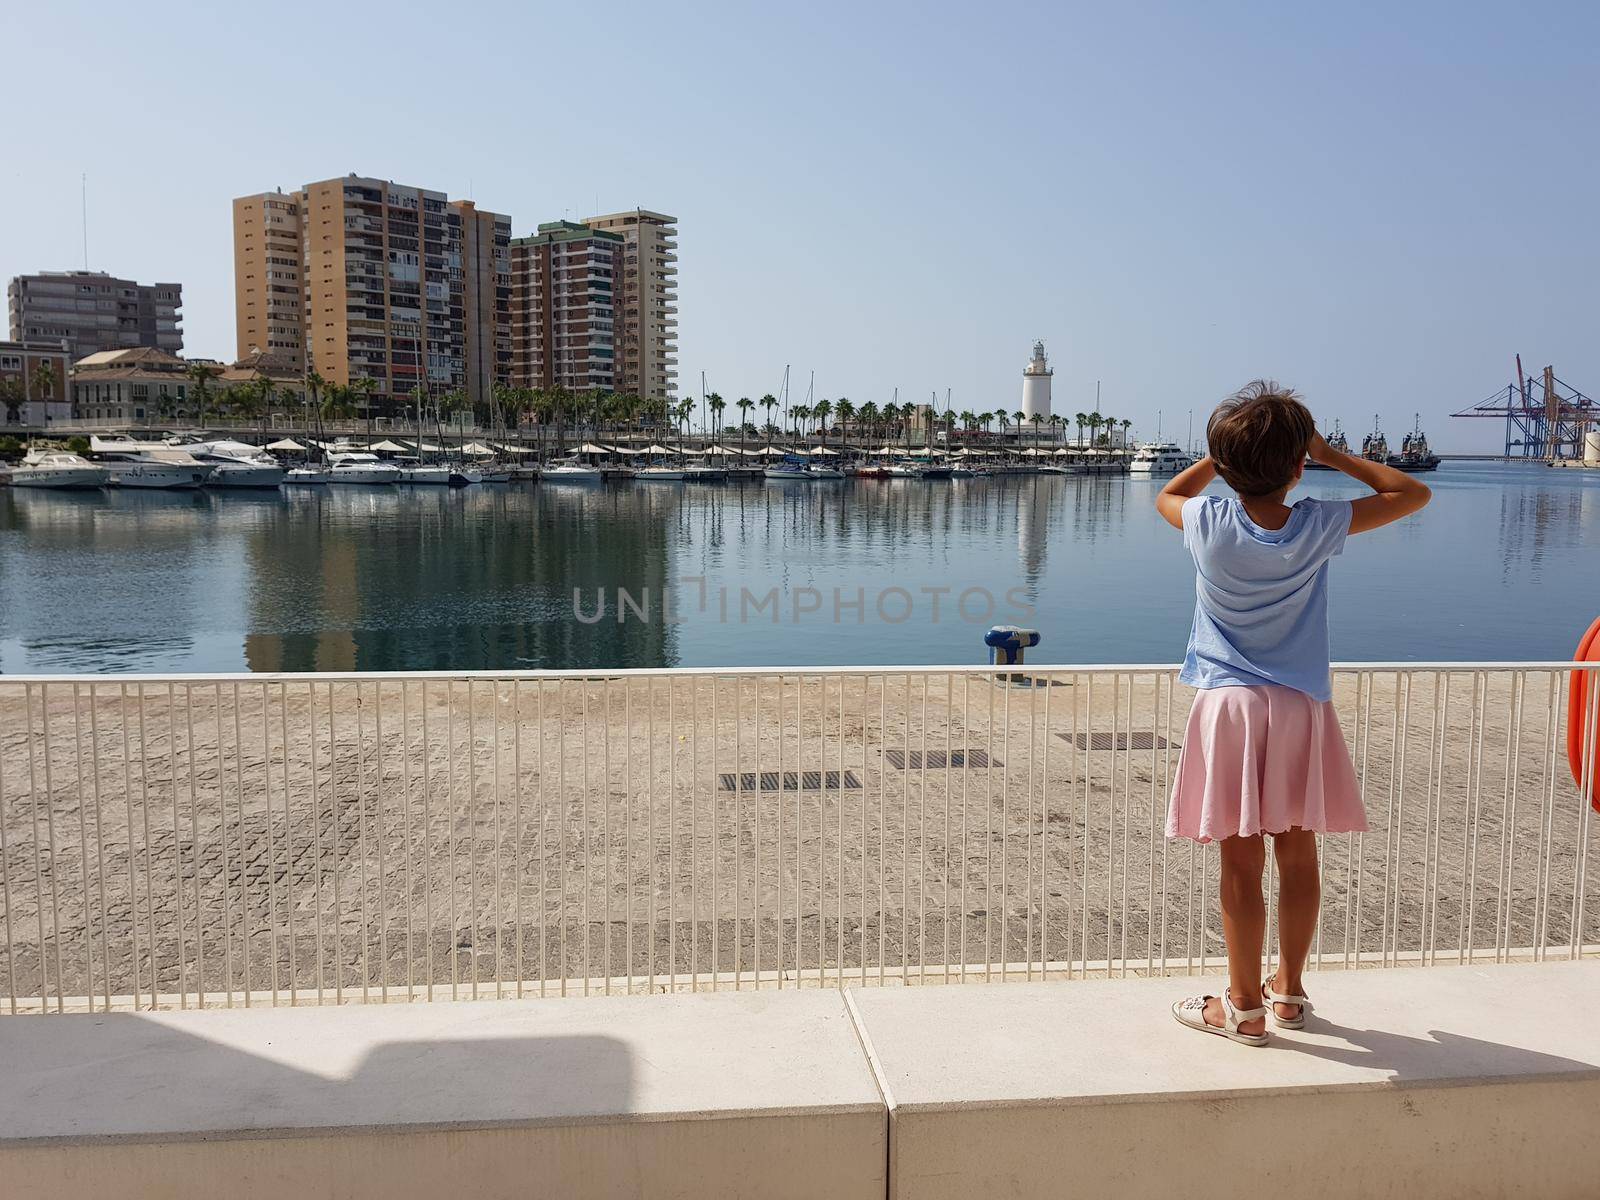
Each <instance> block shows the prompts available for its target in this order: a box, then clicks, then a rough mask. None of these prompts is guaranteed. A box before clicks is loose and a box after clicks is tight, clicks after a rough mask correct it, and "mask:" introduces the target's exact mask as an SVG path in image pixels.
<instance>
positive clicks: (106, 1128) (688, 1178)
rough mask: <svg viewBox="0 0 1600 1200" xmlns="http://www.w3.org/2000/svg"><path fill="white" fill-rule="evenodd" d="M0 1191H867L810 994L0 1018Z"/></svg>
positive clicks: (841, 1016)
mask: <svg viewBox="0 0 1600 1200" xmlns="http://www.w3.org/2000/svg"><path fill="white" fill-rule="evenodd" d="M0 1062H3V1063H4V1064H5V1065H6V1069H5V1070H4V1071H0V1180H3V1181H4V1185H3V1186H0V1193H3V1194H5V1195H8V1196H9V1195H17V1196H35V1195H37V1196H51V1197H61V1198H70V1197H76V1196H84V1197H89V1196H96V1197H107V1196H117V1197H121V1196H140V1197H144V1196H148V1197H157V1196H161V1197H166V1196H175V1195H206V1194H212V1195H227V1196H230V1197H255V1196H261V1197H267V1196H272V1197H280V1196H286V1195H292V1196H295V1197H307V1198H309V1197H320V1196H339V1197H367V1196H372V1197H377V1196H383V1197H386V1198H393V1197H403V1196H411V1195H465V1194H472V1195H474V1196H478V1197H499V1196H507V1197H509V1196H518V1197H526V1196H530V1195H549V1196H612V1195H621V1194H626V1195H635V1194H637V1195H646V1194H648V1195H662V1196H771V1197H799V1196H810V1195H818V1194H827V1195H839V1196H850V1197H881V1196H882V1195H883V1194H884V1189H885V1178H884V1173H885V1164H886V1159H887V1147H886V1134H887V1130H886V1121H885V1114H884V1106H883V1102H882V1099H881V1096H880V1095H879V1092H878V1090H877V1087H876V1085H875V1083H874V1081H873V1078H872V1075H871V1072H870V1070H869V1069H868V1066H867V1063H866V1061H865V1059H864V1058H863V1056H862V1054H861V1050H860V1043H859V1040H858V1038H857V1035H856V1032H855V1029H854V1026H853V1024H852V1022H851V1020H850V1017H849V1014H848V1011H847V1009H846V1005H845V1002H844V999H843V997H842V996H841V995H840V994H839V993H837V992H827V991H815V992H807V993H786V994H784V995H782V996H777V995H766V994H755V995H752V994H724V995H713V996H687V997H673V996H666V997H653V996H640V997H629V998H620V997H619V998H590V999H586V1000H579V999H573V1000H543V1001H502V1002H497V1003H482V1004H471V1003H461V1004H433V1005H428V1004H419V1005H406V1006H395V1007H355V1008H325V1009H278V1010H271V1009H267V1010H262V1009H257V1010H251V1011H245V1010H233V1011H223V1012H188V1013H181V1012H180V1013H170V1012H167V1013H151V1014H127V1015H123V1014H109V1015H95V1016H65V1017H38V1018H21V1019H16V1020H6V1021H0Z"/></svg>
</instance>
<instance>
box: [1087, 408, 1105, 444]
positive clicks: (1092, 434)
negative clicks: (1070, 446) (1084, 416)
mask: <svg viewBox="0 0 1600 1200" xmlns="http://www.w3.org/2000/svg"><path fill="white" fill-rule="evenodd" d="M1105 423H1106V419H1105V418H1104V417H1102V416H1101V415H1100V413H1099V411H1098V410H1096V411H1095V412H1092V413H1090V414H1089V419H1088V420H1087V421H1086V422H1085V424H1086V425H1088V426H1089V441H1090V443H1091V444H1094V445H1098V444H1099V442H1100V426H1102V425H1104V424H1105Z"/></svg>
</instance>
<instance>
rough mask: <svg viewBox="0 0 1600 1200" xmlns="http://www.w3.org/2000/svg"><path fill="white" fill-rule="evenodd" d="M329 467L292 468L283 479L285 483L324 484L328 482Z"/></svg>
mask: <svg viewBox="0 0 1600 1200" xmlns="http://www.w3.org/2000/svg"><path fill="white" fill-rule="evenodd" d="M328 475H329V471H328V468H327V467H290V468H289V472H288V474H286V475H285V476H284V477H283V481H284V482H285V483H307V484H322V483H327V482H328Z"/></svg>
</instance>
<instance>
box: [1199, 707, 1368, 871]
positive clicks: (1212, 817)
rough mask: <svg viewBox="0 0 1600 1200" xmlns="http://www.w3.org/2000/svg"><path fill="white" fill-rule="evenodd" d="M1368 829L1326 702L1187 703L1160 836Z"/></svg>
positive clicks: (1336, 725) (1203, 837)
mask: <svg viewBox="0 0 1600 1200" xmlns="http://www.w3.org/2000/svg"><path fill="white" fill-rule="evenodd" d="M1366 828H1367V814H1366V810H1365V809H1364V808H1363V807H1362V804H1361V788H1360V786H1359V785H1358V784H1357V783H1356V773H1355V768H1354V767H1353V766H1352V765H1351V763H1350V751H1349V750H1348V749H1347V748H1346V746H1345V744H1344V733H1343V732H1342V731H1341V730H1340V728H1339V717H1338V714H1337V713H1335V712H1334V710H1333V703H1332V701H1328V700H1313V699H1312V698H1311V697H1310V696H1308V695H1306V694H1305V693H1304V692H1297V691H1295V690H1294V689H1293V688H1286V687H1273V686H1270V685H1263V686H1260V687H1219V688H1207V689H1203V690H1201V691H1200V692H1198V693H1196V694H1195V698H1194V708H1192V709H1191V710H1190V712H1189V726H1188V730H1187V732H1186V733H1185V735H1184V739H1183V753H1182V756H1181V757H1180V758H1179V759H1178V777H1177V779H1176V780H1175V781H1174V782H1173V785H1172V803H1171V805H1170V807H1169V808H1168V809H1167V836H1168V837H1186V838H1193V839H1194V840H1195V841H1198V842H1209V841H1212V840H1213V839H1217V838H1228V837H1234V836H1235V835H1240V834H1242V835H1244V836H1246V837H1249V836H1252V835H1254V834H1258V833H1282V832H1284V831H1285V830H1288V829H1309V830H1312V831H1314V832H1317V833H1351V832H1354V831H1356V830H1365V829H1366Z"/></svg>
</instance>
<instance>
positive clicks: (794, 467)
mask: <svg viewBox="0 0 1600 1200" xmlns="http://www.w3.org/2000/svg"><path fill="white" fill-rule="evenodd" d="M761 474H762V475H764V476H765V477H766V478H768V479H776V480H778V481H780V482H785V483H793V482H800V483H805V482H808V481H810V480H812V479H814V478H816V477H815V476H814V475H812V474H811V472H810V471H808V470H806V464H805V463H804V462H802V461H801V460H800V459H798V458H793V457H790V458H785V459H784V460H783V461H782V462H775V463H772V464H770V465H769V466H767V467H764V468H763V469H762V471H761Z"/></svg>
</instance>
